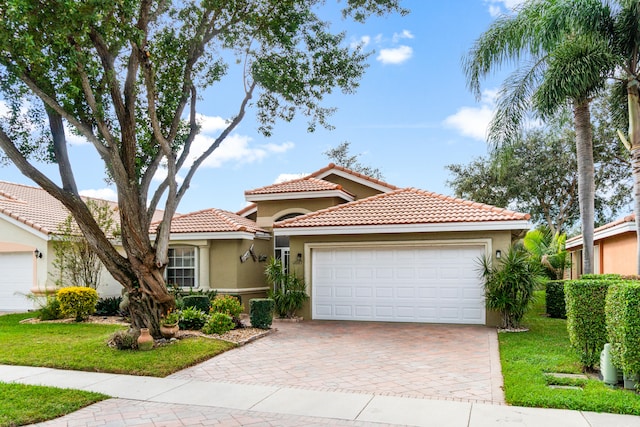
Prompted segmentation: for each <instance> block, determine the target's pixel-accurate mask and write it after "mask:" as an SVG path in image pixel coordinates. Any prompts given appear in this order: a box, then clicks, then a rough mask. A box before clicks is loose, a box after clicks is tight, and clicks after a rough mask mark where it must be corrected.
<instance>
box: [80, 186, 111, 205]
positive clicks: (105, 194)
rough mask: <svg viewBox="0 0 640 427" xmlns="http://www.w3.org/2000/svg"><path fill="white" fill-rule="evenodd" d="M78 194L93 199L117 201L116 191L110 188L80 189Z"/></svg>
mask: <svg viewBox="0 0 640 427" xmlns="http://www.w3.org/2000/svg"><path fill="white" fill-rule="evenodd" d="M80 195H81V196H84V197H93V198H94V199H102V200H111V201H112V202H117V201H118V193H116V192H115V190H113V189H112V188H99V189H95V190H92V189H91V190H81V191H80Z"/></svg>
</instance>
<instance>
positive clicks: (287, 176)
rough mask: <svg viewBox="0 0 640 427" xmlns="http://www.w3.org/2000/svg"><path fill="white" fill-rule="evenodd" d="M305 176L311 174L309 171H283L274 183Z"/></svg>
mask: <svg viewBox="0 0 640 427" xmlns="http://www.w3.org/2000/svg"><path fill="white" fill-rule="evenodd" d="M305 176H309V174H308V173H281V174H280V175H278V177H277V178H276V180H275V181H274V182H273V183H274V184H280V183H281V182H287V181H293V180H294V179H300V178H304V177H305Z"/></svg>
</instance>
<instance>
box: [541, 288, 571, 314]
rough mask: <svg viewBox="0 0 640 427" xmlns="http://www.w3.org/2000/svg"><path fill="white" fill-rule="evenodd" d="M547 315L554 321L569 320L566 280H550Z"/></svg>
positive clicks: (547, 290) (547, 295)
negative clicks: (565, 293)
mask: <svg viewBox="0 0 640 427" xmlns="http://www.w3.org/2000/svg"><path fill="white" fill-rule="evenodd" d="M545 295H546V306H547V314H548V315H549V317H552V318H554V319H566V318H567V306H566V303H565V300H564V280H549V281H548V282H547V284H546V293H545Z"/></svg>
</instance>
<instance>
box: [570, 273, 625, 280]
mask: <svg viewBox="0 0 640 427" xmlns="http://www.w3.org/2000/svg"><path fill="white" fill-rule="evenodd" d="M621 279H622V276H621V275H619V274H614V273H609V274H583V275H582V276H580V280H621Z"/></svg>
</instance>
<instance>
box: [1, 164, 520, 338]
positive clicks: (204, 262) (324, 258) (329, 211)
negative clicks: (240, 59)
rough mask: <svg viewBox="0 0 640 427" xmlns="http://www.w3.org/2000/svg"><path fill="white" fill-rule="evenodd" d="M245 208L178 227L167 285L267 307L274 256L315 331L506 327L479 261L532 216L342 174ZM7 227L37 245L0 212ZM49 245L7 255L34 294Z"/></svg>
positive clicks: (327, 173) (318, 177)
mask: <svg viewBox="0 0 640 427" xmlns="http://www.w3.org/2000/svg"><path fill="white" fill-rule="evenodd" d="M0 188H2V187H0ZM32 190H34V191H42V190H38V189H32ZM245 198H246V200H247V201H248V202H251V204H250V205H248V206H247V207H246V208H244V209H242V210H241V211H239V212H237V213H235V214H234V213H231V212H227V211H223V210H219V209H206V210H202V211H198V212H193V213H189V214H185V215H177V216H176V217H175V218H174V220H173V221H172V226H171V238H170V251H169V265H168V268H167V282H168V283H171V284H175V285H178V286H182V287H183V288H184V289H187V288H188V287H192V288H194V289H216V290H217V291H219V292H223V293H233V294H240V295H242V297H243V298H242V299H243V301H247V299H248V298H252V297H257V296H264V295H265V293H266V290H267V289H268V288H267V285H266V283H265V277H264V268H265V266H266V263H265V261H266V260H267V259H268V258H269V257H271V256H275V257H276V258H278V259H281V260H282V261H283V264H284V266H285V268H286V269H287V271H288V272H291V273H292V274H296V275H298V276H299V277H302V278H304V280H305V283H306V284H307V288H308V292H309V295H310V296H311V298H310V302H309V304H307V306H306V307H305V308H304V309H303V312H302V313H301V314H302V315H303V316H304V317H305V318H307V319H326V320H334V319H335V320H373V321H395V322H429V323H466V324H488V325H495V324H497V323H498V322H499V317H498V316H497V315H496V314H495V313H487V311H486V310H485V304H484V297H483V294H484V293H483V284H482V281H481V279H480V274H479V266H478V262H479V259H480V257H481V256H483V255H485V256H489V257H494V258H495V257H496V256H500V254H502V253H506V251H507V250H508V248H509V246H510V244H511V243H512V241H514V240H516V239H518V238H521V237H522V236H523V235H524V233H525V232H526V230H528V229H529V228H530V223H529V221H528V219H529V215H528V214H522V213H517V212H512V211H509V210H506V209H501V208H496V207H493V206H488V205H484V204H480V203H474V202H470V201H465V200H461V199H456V198H453V197H447V196H443V195H439V194H436V193H431V192H427V191H422V190H417V189H413V188H405V189H400V188H397V187H395V186H393V185H390V184H388V183H386V182H383V181H381V180H377V179H372V178H369V177H367V176H364V175H362V174H359V173H356V172H354V171H351V170H349V169H346V168H343V167H340V166H335V165H333V164H330V165H328V166H327V167H325V168H323V169H320V170H319V171H317V172H315V173H313V174H311V175H309V176H307V177H304V178H300V179H296V180H292V181H288V182H284V183H280V184H273V185H268V186H265V187H261V188H257V189H254V190H250V191H246V192H245ZM2 206H3V205H2V204H0V209H2ZM5 223H6V224H5ZM19 224H22V226H21V227H20V225H19ZM2 227H14V228H16V227H17V228H18V229H20V230H22V232H25V231H26V233H27V234H31V235H33V234H34V233H33V232H32V231H29V230H24V229H25V228H27V229H28V228H33V227H32V226H27V225H26V224H25V223H24V221H23V222H20V221H19V220H15V219H13V220H12V219H11V218H10V217H9V216H8V215H7V214H6V213H5V212H4V211H2V210H0V231H2ZM153 228H154V227H152V229H153ZM1 236H3V237H2V238H0V241H4V240H5V238H4V236H5V234H1ZM45 236H46V235H45ZM40 237H41V239H40V241H37V240H33V239H32V240H30V241H29V242H28V243H24V242H23V241H22V240H20V238H17V239H15V238H14V239H13V242H12V243H8V245H9V246H8V248H9V249H11V248H13V253H15V252H20V251H22V252H28V254H29V255H30V258H29V262H28V263H26V257H25V267H24V268H27V267H28V268H30V269H31V270H29V271H36V270H37V272H38V276H37V277H38V280H35V279H34V280H32V282H31V283H36V284H43V283H42V282H41V281H42V278H41V275H43V274H44V275H45V276H46V271H47V270H46V266H47V264H46V263H43V265H42V266H39V263H40V262H41V261H40V260H39V259H35V258H34V257H33V251H34V250H35V248H36V247H37V246H38V245H39V244H41V243H42V242H43V241H44V240H45V237H44V236H40ZM18 243H20V244H23V246H20V247H18V246H16V245H17V244H18ZM3 244H4V243H0V249H2V248H3V247H4V246H2V245H3ZM43 247H44V246H43ZM18 249H20V250H18ZM5 252H6V253H10V251H9V250H6V251H5ZM23 257H24V254H23ZM26 264H29V266H27V265H26ZM34 277H35V276H34ZM4 282H5V280H4V279H0V287H1V288H6V287H7V286H6V283H4ZM0 292H4V293H5V294H6V293H7V291H6V290H5V291H0ZM0 295H1V294H0ZM1 301H2V299H0V304H1ZM2 309H3V307H2V305H0V310H2Z"/></svg>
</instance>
